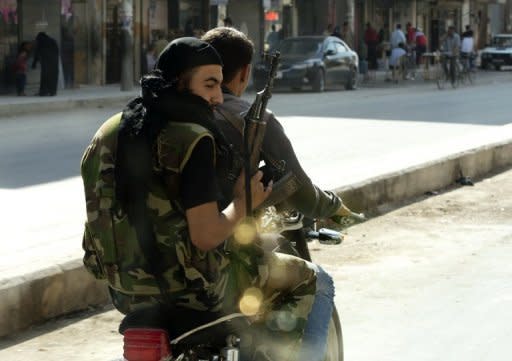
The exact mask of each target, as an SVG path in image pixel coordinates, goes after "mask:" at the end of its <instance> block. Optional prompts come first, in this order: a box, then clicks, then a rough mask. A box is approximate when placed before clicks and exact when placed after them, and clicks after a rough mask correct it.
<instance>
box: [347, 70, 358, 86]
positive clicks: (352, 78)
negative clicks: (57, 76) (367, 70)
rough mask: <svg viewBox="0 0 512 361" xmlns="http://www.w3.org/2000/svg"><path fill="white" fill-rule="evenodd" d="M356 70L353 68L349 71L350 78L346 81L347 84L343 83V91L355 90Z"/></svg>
mask: <svg viewBox="0 0 512 361" xmlns="http://www.w3.org/2000/svg"><path fill="white" fill-rule="evenodd" d="M357 74H358V72H357V68H356V67H353V68H352V69H351V70H350V76H349V77H348V79H347V82H346V83H345V89H347V90H356V89H357V83H358V82H357V79H358V77H357Z"/></svg>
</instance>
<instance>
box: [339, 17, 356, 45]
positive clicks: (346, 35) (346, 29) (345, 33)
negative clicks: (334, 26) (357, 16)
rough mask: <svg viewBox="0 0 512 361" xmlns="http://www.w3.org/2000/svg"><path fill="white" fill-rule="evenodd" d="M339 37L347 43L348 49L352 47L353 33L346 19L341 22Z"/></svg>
mask: <svg viewBox="0 0 512 361" xmlns="http://www.w3.org/2000/svg"><path fill="white" fill-rule="evenodd" d="M341 39H342V40H343V41H344V42H345V44H347V45H348V46H349V47H350V49H352V50H353V49H354V33H353V32H352V30H351V29H350V25H349V24H348V21H344V22H343V27H342V30H341Z"/></svg>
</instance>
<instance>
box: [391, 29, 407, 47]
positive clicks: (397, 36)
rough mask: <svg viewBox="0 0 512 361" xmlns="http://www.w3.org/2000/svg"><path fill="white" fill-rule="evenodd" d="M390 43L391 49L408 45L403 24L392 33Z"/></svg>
mask: <svg viewBox="0 0 512 361" xmlns="http://www.w3.org/2000/svg"><path fill="white" fill-rule="evenodd" d="M389 42H390V43H391V49H394V48H398V45H399V44H400V43H403V44H405V43H407V40H406V39H405V34H404V32H403V31H402V25H401V24H396V28H395V30H394V31H393V32H392V33H391V38H390V39H389Z"/></svg>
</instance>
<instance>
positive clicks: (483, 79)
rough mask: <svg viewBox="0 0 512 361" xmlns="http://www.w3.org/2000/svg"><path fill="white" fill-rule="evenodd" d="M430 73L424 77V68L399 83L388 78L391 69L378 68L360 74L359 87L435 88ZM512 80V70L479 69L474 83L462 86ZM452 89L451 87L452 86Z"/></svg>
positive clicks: (475, 74) (433, 79)
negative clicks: (366, 73)
mask: <svg viewBox="0 0 512 361" xmlns="http://www.w3.org/2000/svg"><path fill="white" fill-rule="evenodd" d="M432 71H433V69H431V73H429V77H428V78H427V79H425V78H424V73H423V68H421V69H418V70H417V71H416V76H415V77H414V79H406V80H402V79H401V80H399V81H398V82H397V83H395V82H393V81H390V80H386V79H390V78H391V71H388V72H386V71H385V70H377V71H376V72H375V73H374V75H373V76H372V77H370V78H367V79H365V77H364V75H362V74H359V87H360V88H390V89H392V88H400V87H418V86H431V87H433V88H435V87H436V86H437V85H436V81H435V78H434V76H433V73H432ZM510 81H512V71H510V70H503V71H485V70H480V69H477V70H476V72H475V73H474V85H469V84H463V85H461V87H467V86H475V85H482V84H491V83H501V82H510ZM450 89H451V88H450Z"/></svg>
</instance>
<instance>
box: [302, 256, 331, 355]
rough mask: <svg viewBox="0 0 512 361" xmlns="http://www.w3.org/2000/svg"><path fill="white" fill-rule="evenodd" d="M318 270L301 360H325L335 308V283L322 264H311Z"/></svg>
mask: <svg viewBox="0 0 512 361" xmlns="http://www.w3.org/2000/svg"><path fill="white" fill-rule="evenodd" d="M311 267H312V268H313V269H314V270H315V272H316V277H317V279H316V293H315V301H314V302H313V307H312V308H311V312H310V313H309V317H308V320H307V322H306V328H305V330H304V337H303V339H302V349H301V352H300V354H299V357H298V360H299V361H323V359H324V357H325V350H326V346H327V333H328V331H329V321H330V320H331V316H332V311H333V308H334V283H333V281H332V278H331V276H329V275H328V274H327V272H325V271H324V270H323V269H322V268H321V267H320V266H318V265H315V264H311Z"/></svg>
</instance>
